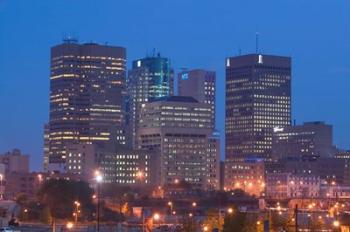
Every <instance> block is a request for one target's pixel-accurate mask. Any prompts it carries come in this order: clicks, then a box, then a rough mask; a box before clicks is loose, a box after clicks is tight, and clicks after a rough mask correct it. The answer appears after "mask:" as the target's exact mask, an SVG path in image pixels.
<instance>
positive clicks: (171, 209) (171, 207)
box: [168, 201, 173, 215]
mask: <svg viewBox="0 0 350 232" xmlns="http://www.w3.org/2000/svg"><path fill="white" fill-rule="evenodd" d="M168 206H169V207H170V215H171V214H172V213H173V202H171V201H169V202H168Z"/></svg>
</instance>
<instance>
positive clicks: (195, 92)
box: [177, 69, 216, 123]
mask: <svg viewBox="0 0 350 232" xmlns="http://www.w3.org/2000/svg"><path fill="white" fill-rule="evenodd" d="M177 84H178V95H179V96H190V97H193V98H194V99H196V100H197V101H199V102H201V103H208V104H210V105H211V108H212V113H213V116H212V117H213V119H212V121H213V123H215V101H216V98H215V96H216V73H215V72H213V71H208V70H203V69H193V70H188V71H182V72H181V73H179V74H178V77H177Z"/></svg>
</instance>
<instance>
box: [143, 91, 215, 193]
mask: <svg viewBox="0 0 350 232" xmlns="http://www.w3.org/2000/svg"><path fill="white" fill-rule="evenodd" d="M211 119H212V118H211V106H210V105H209V104H206V103H199V102H198V101H197V100H195V99H194V98H192V97H183V96H173V97H166V98H161V99H157V100H155V101H153V102H149V103H146V104H144V105H143V107H142V111H141V120H140V127H139V129H138V132H137V138H138V144H139V148H140V149H147V150H150V151H154V152H159V155H160V163H161V170H160V179H161V185H169V184H173V183H176V182H179V181H185V182H187V183H189V184H192V185H193V186H195V187H196V188H207V187H208V185H207V184H208V175H207V174H208V170H207V168H208V166H207V157H208V153H207V152H208V138H209V137H210V136H211V135H212V132H213V129H214V128H213V124H212V121H211ZM211 152H212V151H211ZM217 161H218V162H219V160H217Z"/></svg>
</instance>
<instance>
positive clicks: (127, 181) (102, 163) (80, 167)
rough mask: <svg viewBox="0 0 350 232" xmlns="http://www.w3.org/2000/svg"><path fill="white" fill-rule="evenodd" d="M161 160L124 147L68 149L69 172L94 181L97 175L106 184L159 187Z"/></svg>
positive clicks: (82, 146) (78, 145) (144, 152)
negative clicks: (101, 176)
mask: <svg viewBox="0 0 350 232" xmlns="http://www.w3.org/2000/svg"><path fill="white" fill-rule="evenodd" d="M158 157H159V156H157V155H153V154H152V153H151V152H149V151H142V150H131V149H127V148H125V147H120V146H119V147H112V146H99V145H93V144H73V145H69V146H67V159H66V166H67V172H68V173H71V174H76V175H81V176H84V177H85V178H86V180H87V181H92V182H94V181H95V172H96V171H97V170H98V171H99V172H101V174H102V175H103V182H104V183H115V184H120V185H140V184H142V185H148V186H157V185H159V171H158V170H159V159H158Z"/></svg>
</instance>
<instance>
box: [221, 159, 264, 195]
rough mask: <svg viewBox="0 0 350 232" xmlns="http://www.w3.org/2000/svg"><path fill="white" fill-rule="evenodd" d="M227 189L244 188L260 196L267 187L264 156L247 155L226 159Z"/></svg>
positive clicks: (249, 192)
mask: <svg viewBox="0 0 350 232" xmlns="http://www.w3.org/2000/svg"><path fill="white" fill-rule="evenodd" d="M224 181H225V185H224V189H225V190H226V191H229V190H234V189H242V190H244V191H245V192H247V193H248V194H251V195H255V196H260V195H261V194H262V193H263V192H264V189H265V164H264V160H263V159H262V158H257V157H245V158H235V159H233V158H230V159H226V160H225V180H224Z"/></svg>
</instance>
